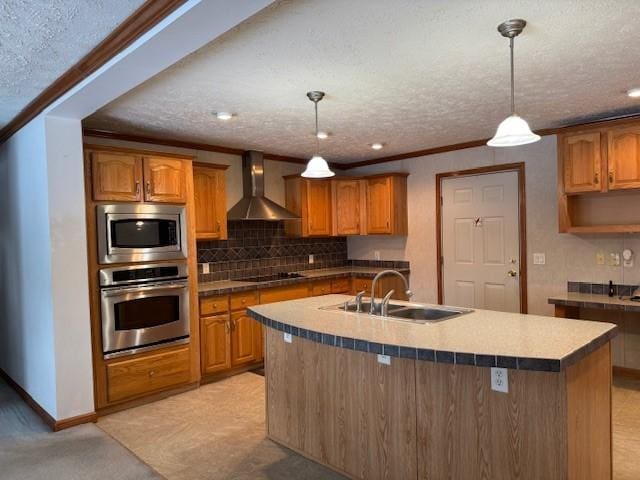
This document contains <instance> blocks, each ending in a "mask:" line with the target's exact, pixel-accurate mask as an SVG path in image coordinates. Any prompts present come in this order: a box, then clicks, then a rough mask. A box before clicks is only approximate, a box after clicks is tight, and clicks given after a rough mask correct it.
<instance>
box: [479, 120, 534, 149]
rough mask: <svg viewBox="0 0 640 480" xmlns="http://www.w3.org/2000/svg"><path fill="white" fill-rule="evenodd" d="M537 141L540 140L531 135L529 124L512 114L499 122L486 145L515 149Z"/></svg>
mask: <svg viewBox="0 0 640 480" xmlns="http://www.w3.org/2000/svg"><path fill="white" fill-rule="evenodd" d="M538 140H540V135H536V134H535V133H533V132H532V131H531V129H530V128H529V124H528V123H527V122H526V121H525V120H524V119H522V118H520V117H519V116H518V115H515V114H514V115H511V116H509V117H507V118H505V119H504V120H503V121H502V122H500V125H498V129H497V130H496V134H495V135H494V136H493V138H492V139H491V140H489V141H488V142H487V145H489V146H490V147H515V146H518V145H526V144H528V143H533V142H537V141H538Z"/></svg>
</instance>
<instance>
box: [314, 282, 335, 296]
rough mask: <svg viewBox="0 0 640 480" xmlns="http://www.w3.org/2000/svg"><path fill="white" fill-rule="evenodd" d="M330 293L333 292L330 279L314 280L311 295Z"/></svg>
mask: <svg viewBox="0 0 640 480" xmlns="http://www.w3.org/2000/svg"><path fill="white" fill-rule="evenodd" d="M329 293H331V282H330V281H329V280H323V281H320V282H314V283H313V284H312V287H311V295H313V296H314V297H317V296H319V295H328V294H329Z"/></svg>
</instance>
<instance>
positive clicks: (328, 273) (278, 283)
mask: <svg viewBox="0 0 640 480" xmlns="http://www.w3.org/2000/svg"><path fill="white" fill-rule="evenodd" d="M382 270H385V268H384V267H358V266H348V267H337V268H326V269H316V270H303V271H300V272H294V273H298V274H300V275H302V276H301V277H298V278H286V279H282V280H273V281H268V282H243V281H238V280H219V281H215V282H208V283H201V284H200V285H199V286H198V295H199V296H200V297H210V296H215V295H225V294H228V293H236V292H246V291H248V290H263V289H265V288H274V287H282V286H285V285H295V284H298V283H305V282H309V281H312V280H331V279H334V278H351V277H366V278H373V277H375V276H376V274H377V273H378V272H380V271H382ZM396 270H398V271H399V272H400V273H403V274H408V273H410V271H409V269H408V268H396Z"/></svg>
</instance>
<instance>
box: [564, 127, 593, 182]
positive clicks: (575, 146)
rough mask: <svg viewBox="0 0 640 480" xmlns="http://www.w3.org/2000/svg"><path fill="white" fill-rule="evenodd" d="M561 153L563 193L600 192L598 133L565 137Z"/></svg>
mask: <svg viewBox="0 0 640 480" xmlns="http://www.w3.org/2000/svg"><path fill="white" fill-rule="evenodd" d="M563 152H564V165H563V169H564V191H565V193H581V192H597V191H600V190H601V188H602V184H601V182H602V179H601V178H600V175H601V166H602V160H601V154H600V132H593V133H583V134H577V135H568V136H566V137H565V138H564V141H563Z"/></svg>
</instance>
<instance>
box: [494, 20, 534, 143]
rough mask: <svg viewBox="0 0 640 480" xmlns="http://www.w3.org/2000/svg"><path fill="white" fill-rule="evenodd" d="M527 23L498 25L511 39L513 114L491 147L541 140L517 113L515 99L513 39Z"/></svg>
mask: <svg viewBox="0 0 640 480" xmlns="http://www.w3.org/2000/svg"><path fill="white" fill-rule="evenodd" d="M526 25H527V22H525V21H524V20H522V19H519V18H516V19H514V20H507V21H506V22H504V23H501V24H500V25H498V31H499V32H500V35H502V36H503V37H505V38H508V39H509V50H510V52H511V115H510V116H509V117H507V118H505V119H504V120H503V121H502V122H501V123H500V125H498V129H497V130H496V134H495V135H494V136H493V138H492V139H491V140H489V141H488V142H487V145H489V146H491V147H515V146H517V145H526V144H527V143H533V142H537V141H538V140H540V135H536V134H535V133H533V132H532V131H531V129H530V128H529V124H528V123H527V122H526V121H525V120H524V119H522V118H520V117H519V116H518V115H516V107H515V99H514V93H513V92H514V75H513V39H514V38H515V37H517V36H518V35H520V34H521V33H522V30H524V27H525V26H526Z"/></svg>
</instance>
